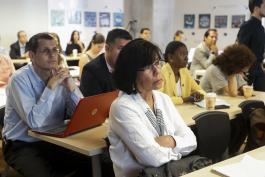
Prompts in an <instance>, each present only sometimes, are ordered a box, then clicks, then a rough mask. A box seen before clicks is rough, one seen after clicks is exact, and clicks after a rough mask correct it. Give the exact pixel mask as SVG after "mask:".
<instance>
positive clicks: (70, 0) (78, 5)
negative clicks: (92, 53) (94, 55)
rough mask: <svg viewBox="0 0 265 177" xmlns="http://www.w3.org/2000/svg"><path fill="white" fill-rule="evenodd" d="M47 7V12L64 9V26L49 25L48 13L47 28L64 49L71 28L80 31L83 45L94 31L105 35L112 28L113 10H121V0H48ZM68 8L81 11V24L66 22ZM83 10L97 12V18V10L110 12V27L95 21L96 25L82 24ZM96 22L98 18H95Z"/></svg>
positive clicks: (86, 43) (88, 40)
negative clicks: (102, 25)
mask: <svg viewBox="0 0 265 177" xmlns="http://www.w3.org/2000/svg"><path fill="white" fill-rule="evenodd" d="M48 9H49V13H50V10H51V9H56V10H64V11H65V26H63V27H54V26H51V23H50V20H51V19H50V15H49V20H48V24H49V28H48V30H49V31H50V32H56V33H57V34H58V35H59V37H60V40H61V44H62V48H63V49H64V50H65V48H66V44H67V43H68V42H69V41H70V37H71V33H72V31H73V30H78V31H80V32H81V35H80V38H81V40H82V41H83V42H84V43H85V46H87V45H88V43H89V42H90V40H91V38H92V36H93V34H94V32H95V31H97V32H100V33H103V34H104V35H105V36H106V35H107V33H108V31H109V30H111V29H112V28H113V23H112V22H113V19H112V17H113V16H112V13H113V12H123V0H115V3H114V2H113V1H112V0H100V1H95V0H48ZM70 10H78V11H81V19H82V20H81V21H82V22H81V24H78V25H77V24H68V22H67V12H69V11H70ZM84 11H93V12H97V19H98V18H99V17H98V15H99V13H98V12H110V13H111V15H110V17H111V20H110V22H111V23H110V27H101V28H100V27H99V24H98V23H97V27H95V28H94V27H93V28H92V27H85V26H84V20H83V19H84V17H83V14H84ZM97 22H98V20H97Z"/></svg>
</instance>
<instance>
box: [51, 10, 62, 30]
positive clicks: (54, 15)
mask: <svg viewBox="0 0 265 177" xmlns="http://www.w3.org/2000/svg"><path fill="white" fill-rule="evenodd" d="M64 16H65V12H64V10H51V26H64Z"/></svg>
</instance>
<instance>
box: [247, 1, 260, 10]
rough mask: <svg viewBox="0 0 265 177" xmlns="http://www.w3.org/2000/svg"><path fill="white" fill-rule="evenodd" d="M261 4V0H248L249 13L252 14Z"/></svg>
mask: <svg viewBox="0 0 265 177" xmlns="http://www.w3.org/2000/svg"><path fill="white" fill-rule="evenodd" d="M262 3H263V0H249V2H248V8H249V10H250V12H251V13H253V12H254V8H255V7H260V6H261V4H262Z"/></svg>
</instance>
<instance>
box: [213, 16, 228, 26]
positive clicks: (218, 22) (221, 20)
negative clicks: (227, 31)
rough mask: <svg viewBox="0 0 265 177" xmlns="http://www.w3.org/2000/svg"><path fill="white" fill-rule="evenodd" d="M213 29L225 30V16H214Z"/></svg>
mask: <svg viewBox="0 0 265 177" xmlns="http://www.w3.org/2000/svg"><path fill="white" fill-rule="evenodd" d="M214 27H215V28H227V15H216V16H215V18H214Z"/></svg>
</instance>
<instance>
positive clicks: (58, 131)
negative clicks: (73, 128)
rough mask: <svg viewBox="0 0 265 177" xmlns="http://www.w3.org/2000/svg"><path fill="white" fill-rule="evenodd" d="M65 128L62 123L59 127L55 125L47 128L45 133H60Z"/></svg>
mask: <svg viewBox="0 0 265 177" xmlns="http://www.w3.org/2000/svg"><path fill="white" fill-rule="evenodd" d="M66 128H67V125H63V126H60V127H56V128H52V129H50V130H47V131H46V132H47V133H51V134H58V133H62V132H63V131H64V130H65V129H66Z"/></svg>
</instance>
